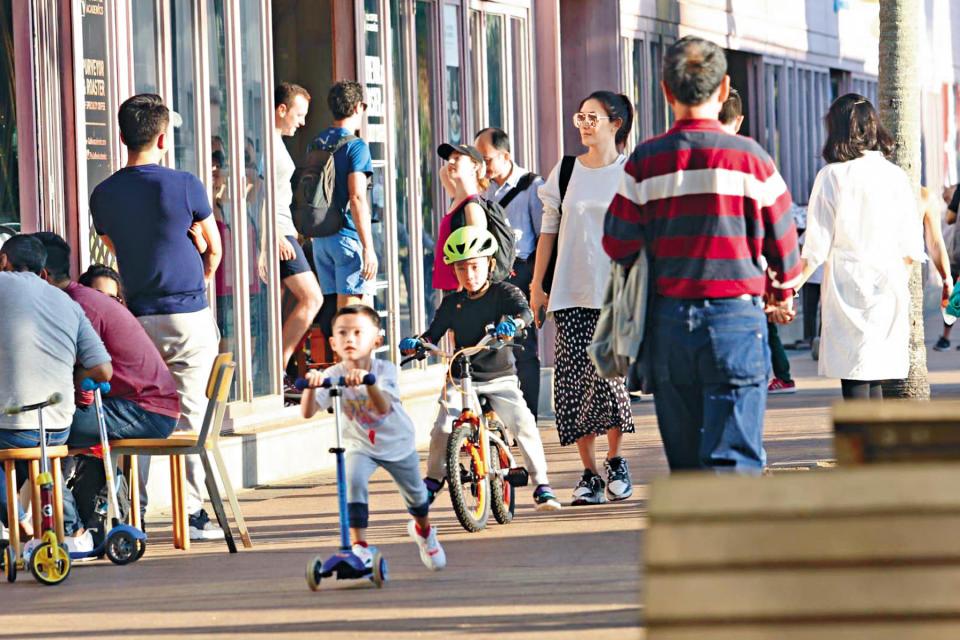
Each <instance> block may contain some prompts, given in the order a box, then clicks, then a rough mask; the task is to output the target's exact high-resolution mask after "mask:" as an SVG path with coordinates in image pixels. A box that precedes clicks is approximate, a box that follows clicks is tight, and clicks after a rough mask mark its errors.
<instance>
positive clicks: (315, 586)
mask: <svg viewBox="0 0 960 640" xmlns="http://www.w3.org/2000/svg"><path fill="white" fill-rule="evenodd" d="M322 569H323V559H322V558H321V557H320V556H314V557H313V558H312V559H311V560H310V561H309V562H308V563H307V585H308V586H309V587H310V590H311V591H318V590H319V589H320V579H321V576H320V571H321V570H322Z"/></svg>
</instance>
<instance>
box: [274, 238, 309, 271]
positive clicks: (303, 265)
mask: <svg viewBox="0 0 960 640" xmlns="http://www.w3.org/2000/svg"><path fill="white" fill-rule="evenodd" d="M287 242H289V243H290V246H292V247H293V251H294V253H296V254H297V255H295V256H294V257H293V259H292V260H281V261H280V279H281V280H286V279H287V278H289V277H290V276H295V275H297V274H298V273H304V272H306V271H310V263H309V262H307V257H306V256H305V255H303V247H301V246H300V243H299V242H297V239H296V238H295V237H293V236H287Z"/></svg>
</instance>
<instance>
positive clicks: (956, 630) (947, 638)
mask: <svg viewBox="0 0 960 640" xmlns="http://www.w3.org/2000/svg"><path fill="white" fill-rule="evenodd" d="M646 638H647V640H957V638H960V620H944V621H939V620H911V621H891V622H882V623H881V622H864V621H862V620H858V621H856V622H850V623H846V624H844V623H830V622H819V623H811V624H795V625H790V624H782V623H777V624H764V625H750V626H747V625H723V626H716V625H710V626H708V627H699V626H690V627H682V626H681V627H660V626H651V627H648V628H647V635H646Z"/></svg>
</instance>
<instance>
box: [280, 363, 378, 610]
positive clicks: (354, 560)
mask: <svg viewBox="0 0 960 640" xmlns="http://www.w3.org/2000/svg"><path fill="white" fill-rule="evenodd" d="M376 381H377V378H376V376H374V375H373V374H372V373H368V374H367V375H366V376H364V378H363V384H365V385H372V384H374V383H375V382H376ZM344 382H345V381H344V379H343V378H340V379H337V380H334V379H332V378H326V379H325V380H324V381H323V383H322V384H321V385H320V386H321V387H322V388H324V389H330V398H331V400H332V402H333V416H334V422H335V423H336V425H337V446H336V447H334V448H331V449H330V453H332V454H335V455H336V457H337V498H338V505H339V511H340V550H339V551H338V552H337V553H335V554H333V555H332V556H330V557H329V558H327V559H326V560H324V559H323V558H321V557H320V556H314V557H313V558H312V559H311V560H310V562H308V563H307V584H308V585H310V588H311V589H312V590H314V591H317V590H318V589H319V588H320V581H321V580H322V579H323V578H330V577H336V579H337V580H352V581H364V582H365V581H366V580H370V581H372V582H373V584H375V585H377V587H378V588H380V587H382V586H383V583H384V582H385V581H386V579H387V561H386V559H384V557H383V555H381V553H380V551H378V550H377V548H376V547H370V552H371V553H372V554H373V566H372V567H367V566H365V565H364V563H363V560H361V559H360V558H358V557H357V556H356V554H354V553H353V550H352V549H351V546H350V529H349V526H348V524H347V486H346V483H347V479H346V470H345V468H344V463H343V453H344V449H343V442H342V438H343V433H342V430H341V425H340V420H341V415H342V411H343V408H342V406H341V400H342V399H341V394H342V393H343V392H342V388H343V387H344V386H346V385H345V384H344ZM294 384H295V386H296V387H297V389H299V390H300V391H303V390H304V389H306V388H307V387H309V386H310V383H309V382H307V380H306V379H304V378H299V379H297V381H296V382H295V383H294Z"/></svg>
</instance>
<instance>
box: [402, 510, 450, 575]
mask: <svg viewBox="0 0 960 640" xmlns="http://www.w3.org/2000/svg"><path fill="white" fill-rule="evenodd" d="M407 533H409V534H410V537H411V538H413V541H414V542H416V543H417V546H418V547H420V560H422V561H423V565H424V566H425V567H426V568H427V569H432V570H433V571H439V570H440V569H443V568H444V567H445V566H447V554H445V553H444V552H443V547H441V546H440V541H439V540H437V528H436V527H435V526H432V525H431V526H430V535H428V536H427V537H426V538H424V537H422V536H421V535H420V534H419V533H417V521H416V520H411V521H410V522H408V523H407Z"/></svg>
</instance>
